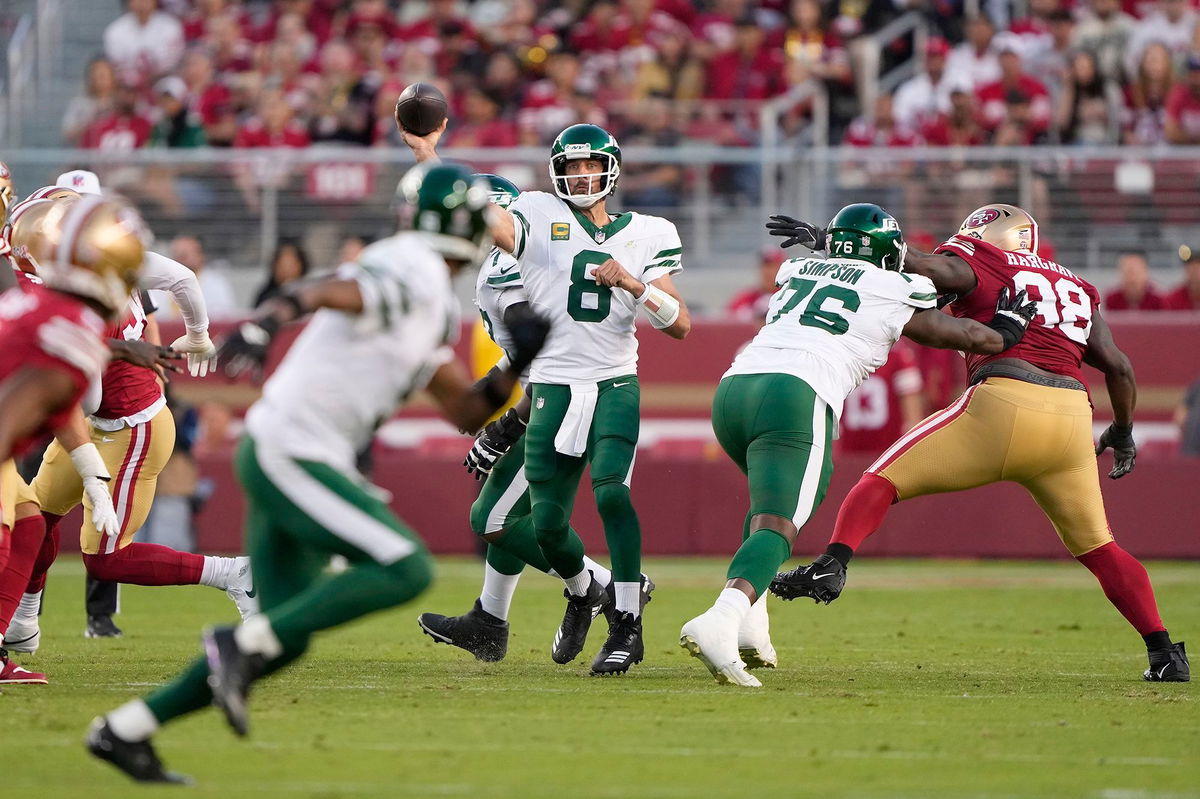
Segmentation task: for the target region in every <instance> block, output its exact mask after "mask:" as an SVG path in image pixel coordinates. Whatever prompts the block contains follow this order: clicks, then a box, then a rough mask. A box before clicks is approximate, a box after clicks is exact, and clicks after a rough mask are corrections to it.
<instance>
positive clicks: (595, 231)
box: [504, 192, 683, 583]
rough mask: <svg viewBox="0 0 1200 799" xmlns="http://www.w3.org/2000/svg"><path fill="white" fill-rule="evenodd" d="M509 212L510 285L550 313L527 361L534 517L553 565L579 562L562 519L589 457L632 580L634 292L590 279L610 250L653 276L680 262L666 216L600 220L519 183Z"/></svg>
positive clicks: (642, 275)
mask: <svg viewBox="0 0 1200 799" xmlns="http://www.w3.org/2000/svg"><path fill="white" fill-rule="evenodd" d="M509 211H510V212H511V213H512V215H513V217H514V220H515V223H516V224H515V228H516V240H515V247H514V250H513V256H514V257H515V258H516V260H517V262H518V267H517V269H515V270H512V271H510V272H509V273H507V275H506V277H507V282H506V283H505V284H504V285H506V286H516V285H521V286H523V287H524V290H525V293H526V295H527V296H528V298H529V302H530V303H531V305H532V307H533V310H534V311H535V312H537V313H538V314H541V315H543V316H545V317H546V318H547V319H549V320H550V322H551V328H550V334H549V336H548V338H547V339H546V344H545V346H544V347H543V349H542V351H541V353H539V355H538V357H537V358H536V359H534V361H533V364H532V366H531V368H530V383H531V388H532V397H533V412H532V415H531V418H530V422H529V429H528V431H527V432H526V434H525V459H526V460H525V475H526V477H527V478H528V480H529V484H530V498H531V502H532V513H533V520H534V526H535V527H536V528H537V531H538V540H539V542H540V543H541V545H542V549H543V550H544V551H545V553H546V557H547V559H548V560H549V561H550V563H551V565H552V566H553V567H554V569H555V570H556V571H557V572H558V573H559V574H560V575H563V576H571V575H575V574H578V573H580V572H581V571H582V569H583V566H582V554H583V553H582V550H581V548H579V547H577V546H575V545H572V544H570V543H568V536H567V531H568V527H567V521H568V519H569V518H570V516H571V509H572V506H573V504H574V499H575V491H576V488H577V486H578V484H579V479H580V477H581V476H582V473H583V467H584V465H585V459H586V462H587V463H588V464H589V465H590V467H591V474H592V488H593V490H594V491H595V494H596V504H597V507H598V509H599V511H600V516H601V519H602V520H603V522H604V527H605V534H606V537H607V540H608V545H609V549H610V551H611V552H612V557H613V573H614V578H615V579H616V580H617V581H618V582H619V583H621V582H625V583H629V582H635V583H636V582H637V581H638V580H639V579H640V571H641V530H640V527H639V526H638V521H637V515H636V513H635V512H634V510H633V506H632V503H631V502H630V500H629V481H630V477H631V475H632V471H633V461H634V453H635V450H636V447H637V439H638V429H639V426H640V414H639V402H640V391H639V387H638V382H637V346H638V345H637V336H636V334H635V328H634V321H635V319H636V316H637V307H638V306H637V302H636V301H635V298H634V297H633V296H632V295H630V294H629V292H627V291H624V290H621V289H612V288H609V287H606V286H601V285H599V284H597V283H596V282H595V280H594V277H593V275H594V272H595V269H596V267H597V266H599V265H600V264H602V263H604V262H605V261H606V260H608V259H609V258H612V259H615V260H616V261H618V262H619V263H620V264H621V265H622V266H623V267H624V268H625V269H626V270H627V271H628V272H629V273H630V274H632V275H633V276H634V277H636V278H638V279H639V280H641V281H643V282H646V283H649V282H651V281H654V280H657V279H659V278H661V277H664V276H667V275H671V274H674V273H675V272H678V271H679V270H680V269H681V262H682V257H681V256H682V252H683V249H682V245H681V243H680V241H679V234H678V232H677V231H676V229H675V226H674V225H673V224H672V223H671V222H668V221H667V220H665V219H661V218H659V217H654V216H646V215H643V214H637V213H631V212H627V213H623V214H619V215H617V216H615V217H613V218H612V219H611V221H609V223H608V224H606V225H604V226H603V227H597V226H596V225H595V224H593V223H592V222H591V221H590V220H589V219H587V218H586V217H585V216H583V215H582V214H581V213H579V212H578V211H577V210H575V208H574V207H573V206H571V205H570V204H568V203H567V202H565V201H563V200H561V199H559V198H558V197H556V196H554V195H552V194H546V193H544V192H525V193H524V194H522V195H521V196H520V197H519V198H518V199H517V200H516V201H514V202H513V204H512V205H511V206H509Z"/></svg>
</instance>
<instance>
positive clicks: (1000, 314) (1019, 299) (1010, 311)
mask: <svg viewBox="0 0 1200 799" xmlns="http://www.w3.org/2000/svg"><path fill="white" fill-rule="evenodd" d="M1035 316H1037V303H1036V302H1033V301H1032V300H1028V299H1026V297H1025V289H1021V290H1020V291H1018V292H1017V293H1016V294H1013V295H1012V297H1011V299H1010V298H1009V293H1008V287H1007V286H1005V287H1004V288H1002V289H1000V298H999V299H998V300H996V315H995V316H993V317H992V321H990V322H988V323H987V326H988V327H990V328H991V329H992V330H995V331H996V332H997V333H999V334H1000V337H1001V338H1003V339H1004V349H1008V348H1009V347H1013V346H1015V345H1016V343H1017V342H1018V341H1020V340H1021V338H1022V337H1023V336H1024V335H1025V331H1026V330H1028V329H1029V323H1030V322H1032V321H1033V317H1035Z"/></svg>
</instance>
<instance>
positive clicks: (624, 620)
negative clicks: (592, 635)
mask: <svg viewBox="0 0 1200 799" xmlns="http://www.w3.org/2000/svg"><path fill="white" fill-rule="evenodd" d="M645 654H646V647H645V644H644V643H643V642H642V617H641V616H634V615H633V614H632V613H618V614H617V615H616V617H615V618H614V619H613V623H612V626H611V627H610V628H609V630H608V640H607V641H605V642H604V646H603V647H601V648H600V654H598V655H596V659H595V660H593V661H592V675H593V676H600V677H603V676H607V675H609V674H624V673H625V672H627V671H629V667H630V666H633V665H634V664H636V663H641V662H642V658H643V657H644V656H645Z"/></svg>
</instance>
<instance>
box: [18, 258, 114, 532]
mask: <svg viewBox="0 0 1200 799" xmlns="http://www.w3.org/2000/svg"><path fill="white" fill-rule="evenodd" d="M103 333H104V322H103V320H101V318H100V317H99V316H98V315H97V314H96V313H95V312H94V311H92V310H90V309H89V308H88V307H87V306H86V305H84V303H82V302H80V301H79V300H77V299H74V298H73V297H69V296H67V295H65V294H61V293H59V292H55V291H50V290H49V289H46V288H44V287H42V286H38V285H35V284H34V283H33V282H32V281H27V282H26V283H25V285H24V286H23V287H22V289H21V290H19V291H18V290H12V291H6V292H4V293H3V294H0V381H3V380H5V379H7V378H9V377H11V376H12V375H13V374H15V373H17V372H18V371H19V370H20V369H22V368H30V367H33V368H42V369H50V370H53V371H56V372H61V373H63V374H66V375H67V376H68V377H70V378H71V382H72V386H73V388H74V394H73V397H72V399H71V401H70V402H69V403H64V404H63V406H62V408H61V409H60V410H58V411H56V412H54V413H51V414H48V415H47V416H46V418H45V419H44V420H43V421H42V424H41V425H40V426H39V427H38V429H37V430H35V431H34V432H33V433H32V434H30V435H29V436H26V437H25V438H24V439H22V440H21V441H18V442H16V444H15V446H14V447H13V454H14V455H20V454H22V453H23V452H24V451H25V450H27V449H29V448H30V447H31V446H33V444H35V443H37V442H38V441H40V440H41V439H43V438H45V437H46V436H49V435H51V433H52V432H53V431H54V430H56V429H58V428H60V427H62V426H63V425H64V424H66V422H67V420H68V418H69V417H70V414H71V411H72V409H73V406H74V405H75V404H76V403H78V402H79V400H80V399H81V398H82V397H83V395H84V393H85V392H86V391H87V389H88V387H89V385H91V384H92V383H93V382H95V381H97V380H99V378H100V374H101V373H102V372H103V370H104V367H105V365H106V364H107V362H108V356H109V350H108V347H107V346H106V345H105V343H104V339H103V338H102V335H103ZM67 462H68V465H69V464H70V459H69V458H68V461H67ZM3 468H4V471H3V474H2V475H0V494H2V496H3V499H2V500H0V503H2V506H3V509H4V514H5V517H6V522H7V521H10V520H9V519H8V518H7V517H8V514H10V513H11V510H10V509H14V508H15V507H16V505H17V503H18V501H19V499H20V497H19V492H20V491H21V484H22V483H23V481H20V482H18V480H19V478H18V480H14V479H12V478H13V476H15V475H16V468H15V467H14V466H13V465H12V461H11V460H10V461H9V462H8V463H6V464H4V467H3ZM77 479H78V478H77ZM80 493H82V488H81V489H80Z"/></svg>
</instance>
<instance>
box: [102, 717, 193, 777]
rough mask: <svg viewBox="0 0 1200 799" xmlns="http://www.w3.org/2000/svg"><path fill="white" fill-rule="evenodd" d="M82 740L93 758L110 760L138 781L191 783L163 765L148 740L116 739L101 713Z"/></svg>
mask: <svg viewBox="0 0 1200 799" xmlns="http://www.w3.org/2000/svg"><path fill="white" fill-rule="evenodd" d="M85 743H86V744H87V749H88V751H89V752H91V753H92V755H93V756H94V757H96V758H99V759H100V760H106V761H108V762H109V763H112V764H113V765H114V766H116V767H117V768H119V769H120V770H121V771H124V772H125V773H126V774H128V775H129V776H130V777H132V778H133V779H135V780H137V781H138V782H165V783H168V784H172V785H190V784H191V782H192V781H191V780H190V779H189V778H187V777H185V776H183V775H182V774H176V773H174V772H172V771H167V770H166V769H165V768H163V763H162V761H161V760H159V758H158V753H157V752H155V751H154V747H153V746H152V745H151V744H150V741H149V740H145V741H126V740H124V739H122V738H118V737H117V736H116V734H115V733H113V731H112V730H111V729H110V728H109V726H108V722H107V721H106V720H105V719H104V717H103V716H101V717H99V718H97V719H96V720H95V721H93V722H92V726H91V728H90V729H89V730H88V734H87V739H86V741H85Z"/></svg>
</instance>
